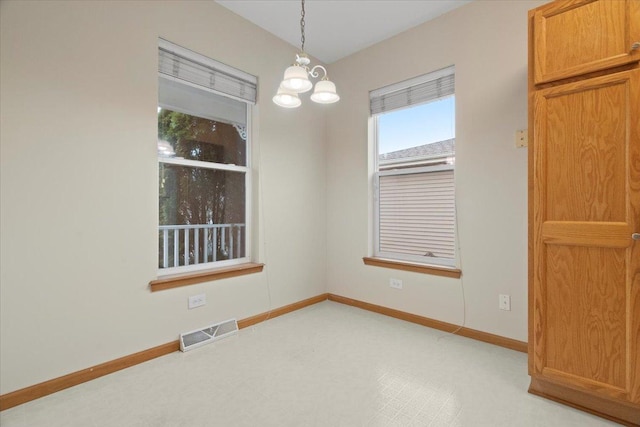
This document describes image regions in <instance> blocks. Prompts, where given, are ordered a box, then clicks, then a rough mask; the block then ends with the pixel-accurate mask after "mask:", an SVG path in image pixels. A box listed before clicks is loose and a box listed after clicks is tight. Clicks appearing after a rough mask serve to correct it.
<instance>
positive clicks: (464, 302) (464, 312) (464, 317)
mask: <svg viewBox="0 0 640 427" xmlns="http://www.w3.org/2000/svg"><path fill="white" fill-rule="evenodd" d="M453 209H454V221H455V233H456V243H457V244H458V245H457V248H458V260H459V262H460V271H462V250H461V245H460V233H459V232H458V204H457V203H454V206H453ZM460 290H461V291H462V324H461V325H460V326H458V328H457V329H456V330H454V331H452V332H449V334H450V335H455V334H457V333H458V332H460V331H461V330H462V329H463V328H464V327H465V325H466V323H467V299H466V297H465V293H464V276H463V275H460ZM445 336H446V335H442V336H440V337H438V341H440V338H444V337H445Z"/></svg>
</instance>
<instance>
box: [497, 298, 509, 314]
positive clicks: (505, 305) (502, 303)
mask: <svg viewBox="0 0 640 427" xmlns="http://www.w3.org/2000/svg"><path fill="white" fill-rule="evenodd" d="M498 307H499V308H500V310H506V311H511V296H509V295H504V294H500V295H499V305H498Z"/></svg>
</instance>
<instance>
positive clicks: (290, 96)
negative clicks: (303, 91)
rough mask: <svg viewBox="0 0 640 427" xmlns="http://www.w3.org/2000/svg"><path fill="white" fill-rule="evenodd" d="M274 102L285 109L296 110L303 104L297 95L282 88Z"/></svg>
mask: <svg viewBox="0 0 640 427" xmlns="http://www.w3.org/2000/svg"><path fill="white" fill-rule="evenodd" d="M273 102H274V103H275V104H276V105H279V106H281V107H284V108H296V107H299V106H300V105H301V104H302V101H300V98H298V94H297V93H295V92H292V91H290V90H287V89H285V88H283V87H282V86H280V88H279V89H278V93H276V96H274V97H273Z"/></svg>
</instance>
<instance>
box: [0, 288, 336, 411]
mask: <svg viewBox="0 0 640 427" xmlns="http://www.w3.org/2000/svg"><path fill="white" fill-rule="evenodd" d="M327 297H328V294H321V295H318V296H316V297H313V298H309V299H306V300H303V301H298V302H295V303H293V304H289V305H286V306H284V307H280V308H276V309H274V310H271V311H268V312H266V313H262V314H258V315H256V316H252V317H249V318H246V319H242V320H239V321H238V328H240V329H242V328H246V327H248V326H252V325H255V324H256V323H260V322H264V321H265V320H268V319H273V318H274V317H278V316H282V315H283V314H287V313H290V312H292V311H296V310H299V309H301V308H304V307H307V306H310V305H313V304H316V303H319V302H322V301H325V300H326V299H327ZM178 350H180V342H179V341H172V342H170V343H167V344H162V345H159V346H157V347H153V348H150V349H147V350H143V351H140V352H138V353H134V354H130V355H128V356H124V357H121V358H119V359H115V360H112V361H109V362H105V363H102V364H100V365H96V366H93V367H91V368H87V369H83V370H81V371H77V372H72V373H70V374H68V375H64V376H62V377H59V378H54V379H52V380H49V381H45V382H42V383H39V384H35V385H32V386H29V387H25V388H23V389H20V390H16V391H13V392H11V393H6V394H3V395H1V396H0V411H4V410H5V409H9V408H13V407H14V406H18V405H21V404H23V403H27V402H30V401H32V400H35V399H38V398H41V397H44V396H47V395H49V394H53V393H55V392H58V391H61V390H64V389H66V388H69V387H73V386H75V385H78V384H82V383H84V382H87V381H91V380H94V379H96V378H100V377H102V376H104V375H108V374H111V373H113V372H117V371H119V370H122V369H125V368H129V367H131V366H134V365H137V364H139V363H143V362H146V361H148V360H151V359H155V358H157V357H160V356H164V355H167V354H170V353H173V352H174V351H178Z"/></svg>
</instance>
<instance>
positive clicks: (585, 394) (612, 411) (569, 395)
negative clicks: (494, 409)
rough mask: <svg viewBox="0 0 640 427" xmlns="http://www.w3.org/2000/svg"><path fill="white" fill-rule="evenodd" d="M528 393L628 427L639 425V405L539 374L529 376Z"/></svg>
mask: <svg viewBox="0 0 640 427" xmlns="http://www.w3.org/2000/svg"><path fill="white" fill-rule="evenodd" d="M529 393H531V394H535V395H536V396H540V397H544V398H546V399H550V400H553V401H555V402H558V403H562V404H563V405H567V406H571V407H572V408H576V409H580V410H581V411H585V412H588V413H590V414H593V415H597V416H599V417H602V418H605V419H608V420H611V421H615V422H616V423H618V424H622V425H624V426H628V427H638V426H640V406H638V405H634V404H632V403H630V402H622V401H619V400H615V399H608V398H605V397H603V396H600V395H596V394H592V393H590V392H589V391H586V390H578V389H573V388H571V387H568V386H567V385H561V384H555V383H554V382H552V381H550V380H548V379H546V378H544V377H542V376H539V375H532V376H531V385H530V386H529Z"/></svg>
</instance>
